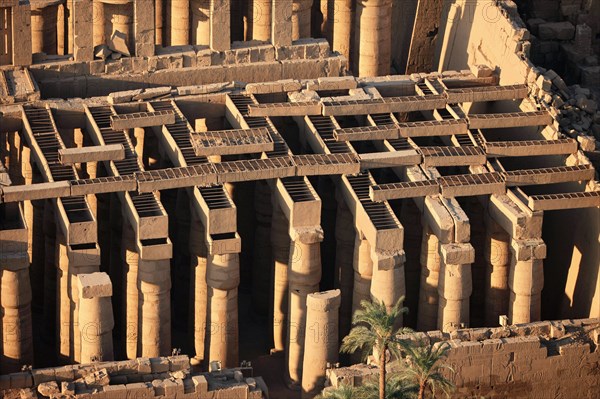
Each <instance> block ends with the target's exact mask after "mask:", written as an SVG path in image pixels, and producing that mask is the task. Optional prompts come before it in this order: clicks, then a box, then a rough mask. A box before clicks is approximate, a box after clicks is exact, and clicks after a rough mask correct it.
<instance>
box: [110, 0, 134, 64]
mask: <svg viewBox="0 0 600 399" xmlns="http://www.w3.org/2000/svg"><path fill="white" fill-rule="evenodd" d="M112 1H115V2H105V4H104V34H105V37H106V40H107V42H110V40H111V38H112V36H113V35H114V34H115V33H116V32H119V33H120V34H121V35H125V44H127V49H128V51H129V54H131V55H134V54H135V47H134V42H135V32H134V15H133V11H134V10H133V9H134V5H133V0H112Z"/></svg>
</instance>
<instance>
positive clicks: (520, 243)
mask: <svg viewBox="0 0 600 399" xmlns="http://www.w3.org/2000/svg"><path fill="white" fill-rule="evenodd" d="M510 246H511V247H512V251H513V253H514V255H515V260H516V261H518V262H519V261H528V260H536V259H538V260H541V259H546V252H547V247H546V243H544V241H542V240H541V239H532V240H514V239H513V240H511V243H510Z"/></svg>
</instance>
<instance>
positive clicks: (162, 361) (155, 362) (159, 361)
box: [150, 357, 170, 373]
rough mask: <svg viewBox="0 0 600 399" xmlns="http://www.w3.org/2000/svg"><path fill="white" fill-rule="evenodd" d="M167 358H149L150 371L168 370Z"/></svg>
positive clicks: (160, 371)
mask: <svg viewBox="0 0 600 399" xmlns="http://www.w3.org/2000/svg"><path fill="white" fill-rule="evenodd" d="M169 365H170V363H169V359H167V358H165V357H153V358H150V367H151V369H152V373H166V372H167V371H169Z"/></svg>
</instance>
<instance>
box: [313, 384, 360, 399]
mask: <svg viewBox="0 0 600 399" xmlns="http://www.w3.org/2000/svg"><path fill="white" fill-rule="evenodd" d="M356 397H357V395H356V388H354V387H353V386H350V385H345V384H343V385H340V386H339V387H337V388H334V389H327V390H326V391H323V393H321V394H320V395H319V396H317V399H355V398H356Z"/></svg>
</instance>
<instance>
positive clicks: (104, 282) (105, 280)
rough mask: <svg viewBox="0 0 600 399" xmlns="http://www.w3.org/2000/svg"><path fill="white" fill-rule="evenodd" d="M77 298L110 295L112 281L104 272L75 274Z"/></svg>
mask: <svg viewBox="0 0 600 399" xmlns="http://www.w3.org/2000/svg"><path fill="white" fill-rule="evenodd" d="M77 282H78V286H77V287H78V290H79V298H82V299H92V298H105V297H111V296H112V294H113V292H112V283H111V281H110V277H108V274H106V273H89V274H84V273H82V274H79V275H77Z"/></svg>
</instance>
